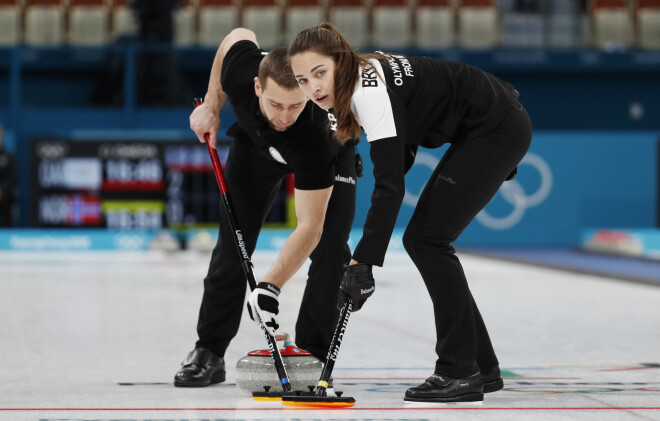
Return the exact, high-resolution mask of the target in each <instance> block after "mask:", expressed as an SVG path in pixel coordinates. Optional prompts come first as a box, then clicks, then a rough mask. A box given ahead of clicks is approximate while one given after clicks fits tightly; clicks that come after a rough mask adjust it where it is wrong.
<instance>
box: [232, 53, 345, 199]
mask: <svg viewBox="0 0 660 421" xmlns="http://www.w3.org/2000/svg"><path fill="white" fill-rule="evenodd" d="M266 54H267V53H266V52H264V51H263V50H261V49H259V48H258V47H257V46H256V45H255V44H254V43H253V42H251V41H239V42H237V43H236V44H234V45H233V46H232V47H231V48H230V49H229V51H227V54H226V55H225V58H224V61H223V63H222V74H221V76H220V83H221V84H222V89H223V90H224V91H225V93H226V94H227V97H228V98H229V102H230V103H231V105H232V107H233V109H234V114H235V115H236V123H235V124H233V125H232V126H231V127H230V128H229V130H227V135H229V136H231V137H233V138H234V139H235V141H238V142H247V143H248V144H249V145H250V146H251V147H252V148H254V149H255V150H256V151H258V152H259V153H261V154H263V155H264V156H266V157H267V158H269V159H271V160H273V161H277V162H279V163H280V164H282V165H285V166H286V167H287V169H288V170H289V171H291V172H292V173H293V174H294V184H295V187H296V188H297V189H300V190H317V189H323V188H327V187H330V186H332V185H333V184H334V179H335V160H336V154H337V150H338V147H339V144H338V143H337V140H336V139H335V138H334V136H332V135H331V134H328V131H327V125H328V117H327V115H326V114H325V113H324V112H322V111H320V110H318V109H316V110H315V109H314V104H313V103H311V102H308V103H307V104H306V105H305V109H304V110H303V111H302V112H301V114H300V116H299V117H298V120H297V121H296V122H295V123H294V124H293V125H292V126H291V127H290V128H289V129H288V130H286V131H284V132H279V131H277V130H275V129H273V128H272V127H271V126H270V125H269V124H268V121H267V120H266V117H265V116H262V115H261V111H260V109H259V98H258V97H257V96H256V95H255V94H254V77H255V76H257V75H258V73H259V63H261V60H262V59H263V57H264V56H265V55H266ZM296 89H297V88H296Z"/></svg>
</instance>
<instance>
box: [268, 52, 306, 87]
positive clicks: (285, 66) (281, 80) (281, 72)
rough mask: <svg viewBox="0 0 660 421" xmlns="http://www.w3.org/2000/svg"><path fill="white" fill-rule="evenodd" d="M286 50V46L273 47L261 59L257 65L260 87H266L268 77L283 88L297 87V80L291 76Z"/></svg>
mask: <svg viewBox="0 0 660 421" xmlns="http://www.w3.org/2000/svg"><path fill="white" fill-rule="evenodd" d="M286 51H287V48H286V47H279V48H275V49H274V50H271V51H270V52H269V53H268V54H266V56H265V57H264V58H263V60H261V64H260V65H259V80H260V81H261V88H262V89H266V81H267V79H268V78H271V79H273V81H274V82H275V83H277V84H278V85H280V86H281V87H283V88H285V89H294V88H297V87H298V81H297V80H296V78H295V77H294V76H293V70H291V66H289V61H288V59H287V52H286Z"/></svg>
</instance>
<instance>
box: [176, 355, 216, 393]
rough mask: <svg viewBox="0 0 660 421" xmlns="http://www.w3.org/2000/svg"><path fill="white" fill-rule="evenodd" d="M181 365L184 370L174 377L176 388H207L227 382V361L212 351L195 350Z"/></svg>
mask: <svg viewBox="0 0 660 421" xmlns="http://www.w3.org/2000/svg"><path fill="white" fill-rule="evenodd" d="M181 365H182V366H183V368H182V369H181V370H179V372H178V373H176V374H175V375H174V386H178V387H205V386H208V385H211V384H215V383H220V382H224V381H225V359H224V358H220V357H218V356H217V355H216V354H215V353H213V352H212V351H211V350H210V349H206V348H202V347H200V348H195V349H193V350H192V351H190V353H189V354H188V357H186V359H185V360H184V361H183V362H182V363H181Z"/></svg>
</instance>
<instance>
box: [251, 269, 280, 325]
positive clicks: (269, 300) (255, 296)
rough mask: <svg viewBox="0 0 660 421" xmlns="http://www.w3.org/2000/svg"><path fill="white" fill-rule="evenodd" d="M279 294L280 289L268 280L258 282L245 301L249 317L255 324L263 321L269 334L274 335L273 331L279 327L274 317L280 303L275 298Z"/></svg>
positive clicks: (278, 310)
mask: <svg viewBox="0 0 660 421" xmlns="http://www.w3.org/2000/svg"><path fill="white" fill-rule="evenodd" d="M279 295H280V289H279V288H278V287H276V286H275V285H273V284H269V283H268V282H259V284H258V285H257V287H256V288H255V289H254V291H252V293H251V294H250V296H249V297H248V301H247V309H248V313H250V318H251V319H252V320H254V322H255V323H256V324H261V323H262V322H263V324H264V326H266V330H267V331H268V333H270V335H271V336H275V331H276V330H277V329H279V328H280V325H279V324H278V323H277V319H276V316H277V314H278V313H279V312H280V309H279V306H280V303H279V301H278V300H277V297H278V296H279ZM255 315H256V317H255Z"/></svg>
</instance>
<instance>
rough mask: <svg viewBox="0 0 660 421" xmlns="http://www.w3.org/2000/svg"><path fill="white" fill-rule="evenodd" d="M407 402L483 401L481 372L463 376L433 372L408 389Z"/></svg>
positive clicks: (405, 399)
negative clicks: (457, 377) (455, 376)
mask: <svg viewBox="0 0 660 421" xmlns="http://www.w3.org/2000/svg"><path fill="white" fill-rule="evenodd" d="M403 400H404V401H407V402H447V403H449V402H483V400H484V393H483V383H482V381H481V373H480V372H476V373H475V374H473V375H471V376H468V377H465V378H462V379H454V378H451V377H446V376H442V375H440V374H433V375H432V376H431V377H429V378H428V379H426V381H425V382H424V383H422V384H420V385H419V386H416V387H411V388H410V389H408V390H406V397H405V398H404V399H403Z"/></svg>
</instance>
